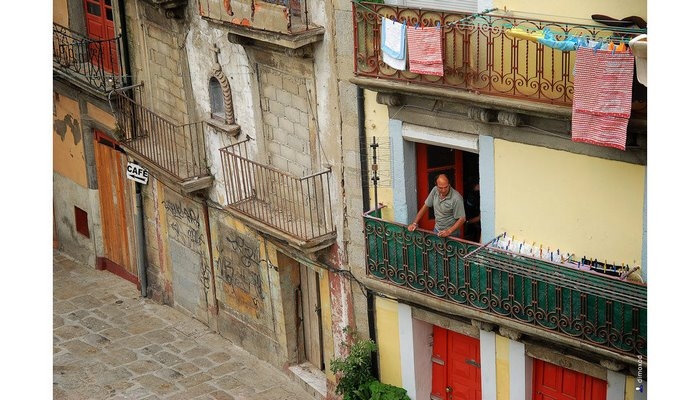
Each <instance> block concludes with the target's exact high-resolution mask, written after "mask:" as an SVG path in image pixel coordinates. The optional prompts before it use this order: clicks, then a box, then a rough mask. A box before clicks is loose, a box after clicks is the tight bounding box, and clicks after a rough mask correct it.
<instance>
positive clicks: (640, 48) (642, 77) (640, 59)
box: [628, 35, 647, 87]
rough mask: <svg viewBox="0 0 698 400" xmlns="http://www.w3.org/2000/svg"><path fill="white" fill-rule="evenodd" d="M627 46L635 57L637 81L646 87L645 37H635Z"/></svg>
mask: <svg viewBox="0 0 698 400" xmlns="http://www.w3.org/2000/svg"><path fill="white" fill-rule="evenodd" d="M628 44H629V45H630V50H631V51H632V52H633V55H634V56H635V73H636V74H637V80H638V82H640V83H641V84H643V85H645V87H647V35H640V36H636V37H634V38H633V39H631V40H630V43H628Z"/></svg>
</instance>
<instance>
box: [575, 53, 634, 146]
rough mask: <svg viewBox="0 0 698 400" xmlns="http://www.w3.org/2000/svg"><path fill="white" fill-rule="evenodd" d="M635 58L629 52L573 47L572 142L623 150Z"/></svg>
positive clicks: (628, 116)
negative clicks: (575, 50)
mask: <svg viewBox="0 0 698 400" xmlns="http://www.w3.org/2000/svg"><path fill="white" fill-rule="evenodd" d="M634 63H635V58H634V57H633V55H632V54H631V53H630V52H627V51H626V52H615V53H614V52H612V51H609V50H596V51H594V49H591V48H588V47H579V48H578V49H577V60H576V62H575V66H574V97H573V98H572V141H573V142H584V143H591V144H595V145H598V146H606V147H614V148H617V149H621V150H625V140H626V136H627V129H628V119H629V118H630V107H631V102H632V85H633V68H634V67H635V64H634Z"/></svg>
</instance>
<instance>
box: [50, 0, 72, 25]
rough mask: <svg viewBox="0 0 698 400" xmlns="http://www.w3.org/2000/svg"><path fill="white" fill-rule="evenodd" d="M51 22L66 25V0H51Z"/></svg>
mask: <svg viewBox="0 0 698 400" xmlns="http://www.w3.org/2000/svg"><path fill="white" fill-rule="evenodd" d="M53 22H55V23H57V24H59V25H63V26H65V27H66V28H67V27H68V0H53Z"/></svg>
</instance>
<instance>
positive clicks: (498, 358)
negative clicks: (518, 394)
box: [494, 335, 511, 400]
mask: <svg viewBox="0 0 698 400" xmlns="http://www.w3.org/2000/svg"><path fill="white" fill-rule="evenodd" d="M494 346H495V368H496V371H497V400H509V392H510V389H509V382H510V381H511V380H510V379H509V339H507V338H505V337H504V336H499V335H495V343H494Z"/></svg>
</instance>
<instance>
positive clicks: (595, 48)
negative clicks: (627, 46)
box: [594, 41, 603, 54]
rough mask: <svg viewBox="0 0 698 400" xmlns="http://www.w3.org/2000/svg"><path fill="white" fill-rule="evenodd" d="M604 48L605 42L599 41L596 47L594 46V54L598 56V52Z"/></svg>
mask: <svg viewBox="0 0 698 400" xmlns="http://www.w3.org/2000/svg"><path fill="white" fill-rule="evenodd" d="M601 46H603V42H601V41H599V42H598V43H596V46H594V54H596V51H597V50H599V49H600V48H601Z"/></svg>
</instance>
